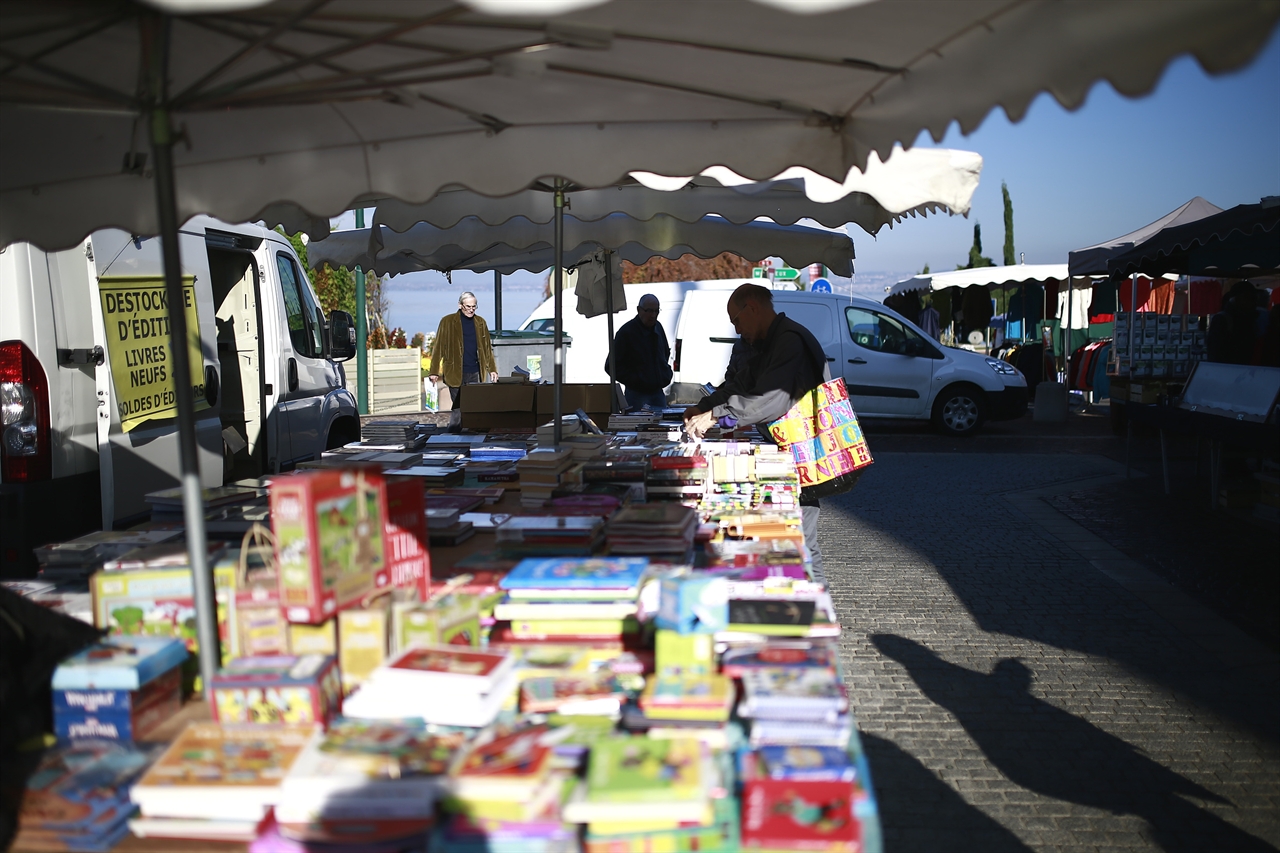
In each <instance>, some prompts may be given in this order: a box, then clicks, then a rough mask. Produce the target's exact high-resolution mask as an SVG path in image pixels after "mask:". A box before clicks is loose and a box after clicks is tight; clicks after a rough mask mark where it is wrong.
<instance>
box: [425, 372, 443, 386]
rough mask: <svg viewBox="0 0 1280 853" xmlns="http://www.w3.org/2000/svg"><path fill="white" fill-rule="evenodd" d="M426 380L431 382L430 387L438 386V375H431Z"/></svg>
mask: <svg viewBox="0 0 1280 853" xmlns="http://www.w3.org/2000/svg"><path fill="white" fill-rule="evenodd" d="M427 378H428V379H430V380H431V384H432V385H439V384H440V374H438V373H433V374H431V375H430V376H428V377H427Z"/></svg>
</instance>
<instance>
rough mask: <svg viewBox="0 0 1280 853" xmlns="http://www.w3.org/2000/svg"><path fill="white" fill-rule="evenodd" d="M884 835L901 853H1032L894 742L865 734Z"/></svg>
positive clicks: (888, 844)
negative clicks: (943, 851) (944, 852)
mask: <svg viewBox="0 0 1280 853" xmlns="http://www.w3.org/2000/svg"><path fill="white" fill-rule="evenodd" d="M861 737H862V748H863V750H865V751H866V754H867V761H868V763H869V764H870V765H871V781H872V784H873V785H874V787H875V792H876V802H877V805H878V808H879V811H880V824H881V826H882V827H883V829H884V846H885V849H887V850H893V851H895V853H934V851H937V850H947V851H949V853H1031V848H1030V847H1028V846H1027V845H1025V844H1023V843H1022V841H1021V840H1020V839H1019V838H1018V836H1016V835H1014V834H1013V833H1012V832H1010V831H1009V830H1008V829H1006V828H1005V827H1003V826H1001V825H1000V823H999V821H997V820H996V819H995V818H993V817H991V816H990V815H988V814H987V813H986V812H984V811H982V810H981V809H979V808H976V807H975V806H972V805H970V804H969V803H967V802H965V800H964V798H963V797H961V796H960V794H959V793H957V792H956V791H955V789H953V788H952V787H951V786H950V785H948V784H947V783H946V782H944V781H942V780H941V779H939V778H938V777H937V776H935V775H934V774H933V772H932V771H930V770H929V768H927V767H925V766H924V765H923V764H921V763H920V761H919V760H918V759H916V758H915V756H913V755H910V754H909V753H907V752H906V751H905V750H903V749H902V747H900V746H898V745H897V744H896V743H894V742H893V741H891V740H886V739H884V738H880V737H876V736H875V735H871V734H863V735H862V736H861Z"/></svg>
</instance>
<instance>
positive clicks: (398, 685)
mask: <svg viewBox="0 0 1280 853" xmlns="http://www.w3.org/2000/svg"><path fill="white" fill-rule="evenodd" d="M518 683H519V678H518V677H517V675H516V672H515V658H514V657H512V656H511V655H510V654H505V653H497V652H489V651H481V650H480V649H473V648H469V647H467V646H412V647H410V648H408V649H407V650H405V651H403V652H401V653H400V654H399V655H397V656H396V657H394V658H392V659H391V660H389V661H388V662H387V663H385V664H383V665H382V666H379V667H378V668H377V669H375V670H374V671H373V672H372V673H371V674H370V675H369V678H368V680H367V681H366V682H365V683H364V684H363V685H362V686H361V687H360V688H359V689H358V690H356V692H355V693H353V694H352V695H351V696H349V697H347V699H346V700H345V701H344V702H343V706H342V710H343V713H344V714H345V715H346V716H348V717H353V718H356V719H365V720H387V719H406V718H416V719H421V720H425V721H426V722H428V723H434V724H436V725H443V726H464V727H472V728H483V727H484V726H487V725H489V724H490V723H492V722H493V720H494V718H495V717H497V716H498V712H499V711H501V710H502V707H503V705H504V704H505V703H506V702H507V701H508V700H509V699H512V697H513V696H514V694H515V690H516V686H517V685H518Z"/></svg>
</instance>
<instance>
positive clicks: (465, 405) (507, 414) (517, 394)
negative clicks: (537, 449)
mask: <svg viewBox="0 0 1280 853" xmlns="http://www.w3.org/2000/svg"><path fill="white" fill-rule="evenodd" d="M536 388H537V386H536V385H524V384H519V385H518V384H513V383H512V384H507V383H503V384H482V385H468V386H467V387H466V390H465V391H463V392H462V425H463V426H464V427H466V428H468V429H536V428H537V426H538V423H537V418H536V416H535V413H534V400H535V396H536V395H535V389H536Z"/></svg>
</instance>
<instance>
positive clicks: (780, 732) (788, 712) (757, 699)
mask: <svg viewBox="0 0 1280 853" xmlns="http://www.w3.org/2000/svg"><path fill="white" fill-rule="evenodd" d="M742 690H743V698H742V703H741V705H740V706H739V707H738V713H739V715H740V716H742V717H745V718H747V719H749V720H750V721H751V745H752V746H761V745H779V746H795V745H800V746H834V747H839V748H841V749H843V748H845V747H847V746H848V744H849V738H850V737H851V736H852V735H853V719H852V718H851V717H850V716H849V694H848V693H847V692H846V691H845V687H844V685H843V684H842V683H841V682H840V680H839V679H838V678H837V677H836V673H835V671H834V670H831V669H825V668H818V667H807V666H785V667H752V668H749V669H747V670H746V671H745V672H743V674H742Z"/></svg>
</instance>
